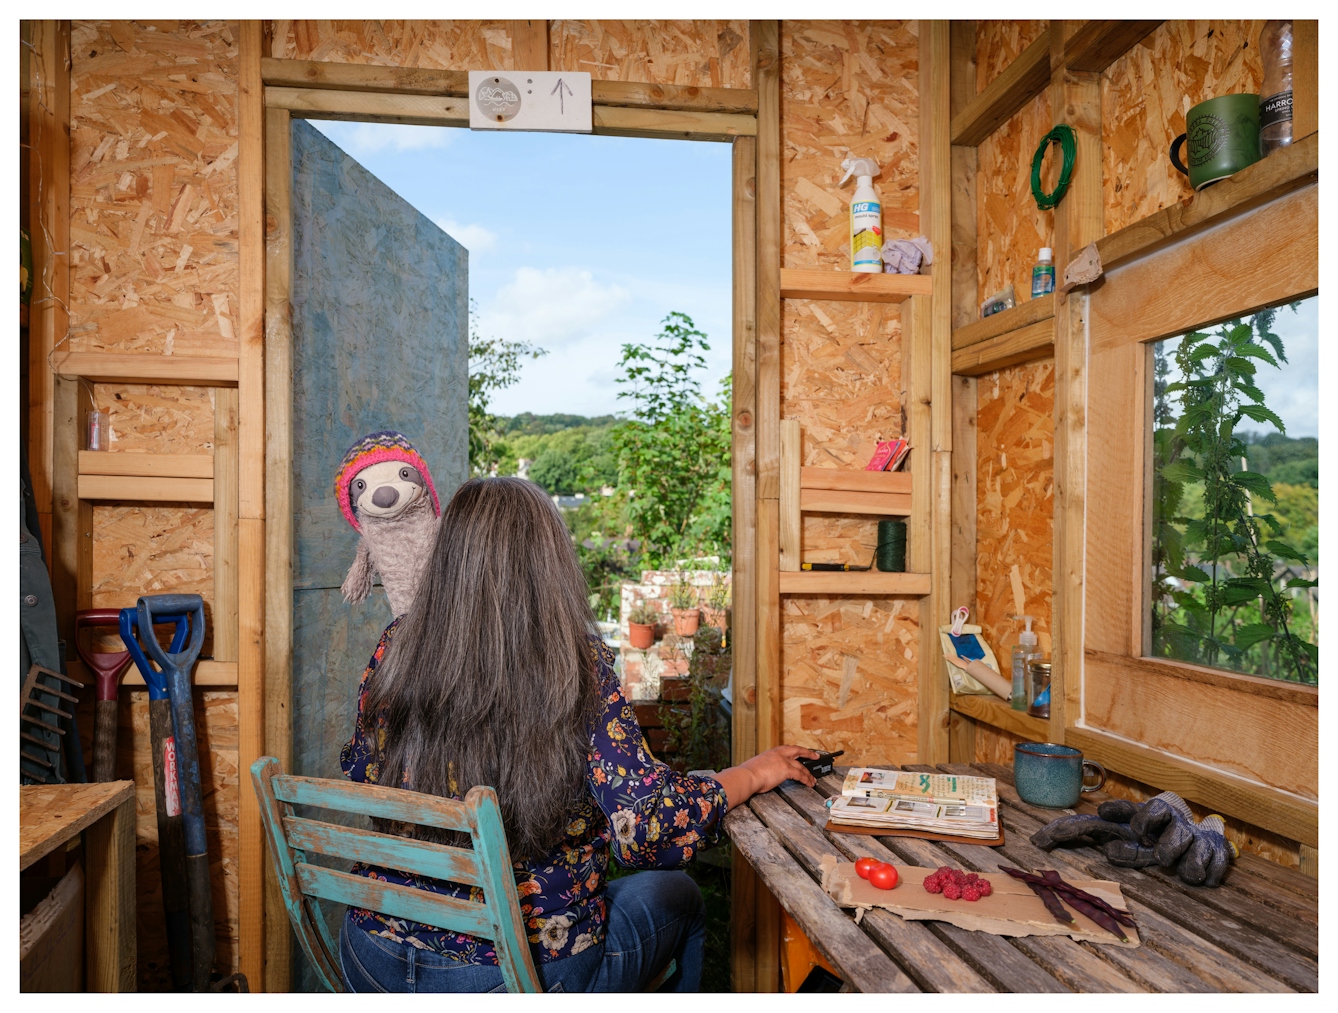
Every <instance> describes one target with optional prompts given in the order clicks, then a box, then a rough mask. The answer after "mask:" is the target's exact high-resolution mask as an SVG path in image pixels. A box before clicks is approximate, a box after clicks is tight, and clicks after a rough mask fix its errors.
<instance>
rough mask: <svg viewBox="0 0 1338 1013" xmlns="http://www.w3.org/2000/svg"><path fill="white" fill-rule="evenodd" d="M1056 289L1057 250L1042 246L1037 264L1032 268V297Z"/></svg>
mask: <svg viewBox="0 0 1338 1013" xmlns="http://www.w3.org/2000/svg"><path fill="white" fill-rule="evenodd" d="M1054 290H1055V251H1054V250H1052V249H1050V247H1048V246H1042V247H1041V255H1040V256H1039V257H1038V258H1037V260H1036V266H1035V267H1033V268H1032V269H1031V297H1032V298H1033V299H1037V298H1039V297H1040V296H1043V295H1049V294H1050V293H1051V292H1053V291H1054Z"/></svg>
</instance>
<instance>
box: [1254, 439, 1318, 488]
mask: <svg viewBox="0 0 1338 1013" xmlns="http://www.w3.org/2000/svg"><path fill="white" fill-rule="evenodd" d="M1245 442H1246V444H1248V450H1247V451H1246V454H1247V456H1248V457H1249V460H1250V470H1251V471H1261V472H1263V473H1264V475H1265V476H1266V477H1267V478H1268V480H1269V481H1270V482H1283V483H1286V484H1287V485H1308V486H1310V487H1311V488H1312V489H1318V488H1319V440H1317V439H1315V437H1313V436H1302V437H1300V438H1299V439H1293V438H1292V437H1290V436H1283V435H1282V434H1281V433H1269V434H1268V435H1267V436H1256V435H1254V434H1248V435H1246V437H1245Z"/></svg>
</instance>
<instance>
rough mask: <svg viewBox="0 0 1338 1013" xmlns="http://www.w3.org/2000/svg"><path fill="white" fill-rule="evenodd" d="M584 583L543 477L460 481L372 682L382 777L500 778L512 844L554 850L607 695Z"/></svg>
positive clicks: (530, 852) (443, 781) (422, 780)
mask: <svg viewBox="0 0 1338 1013" xmlns="http://www.w3.org/2000/svg"><path fill="white" fill-rule="evenodd" d="M587 593H588V590H587V586H586V583H585V579H584V577H583V576H582V574H581V569H580V566H579V565H578V563H577V560H576V552H575V550H574V548H573V547H572V544H571V538H570V537H569V536H568V534H567V528H566V525H564V524H563V523H562V517H561V515H559V513H558V511H557V508H556V507H555V506H554V505H553V503H552V501H551V500H549V499H548V497H547V496H545V495H544V493H543V492H542V490H540V489H539V487H538V486H536V485H534V484H533V483H532V482H528V481H526V480H524V479H520V478H476V479H471V480H470V481H468V482H466V483H465V484H464V485H462V486H461V487H460V488H459V489H458V490H457V491H456V493H455V495H454V496H453V497H452V498H451V501H450V503H449V504H448V505H447V507H446V511H445V513H444V514H443V515H442V518H441V526H440V530H439V531H438V533H437V540H436V544H435V546H434V547H433V550H432V558H431V559H430V561H429V562H428V565H427V568H426V571H425V572H424V574H423V579H422V584H421V585H420V586H419V589H418V594H417V596H416V598H415V599H414V602H413V605H412V606H411V607H410V609H409V611H408V613H407V614H406V615H405V616H404V618H403V619H402V620H401V621H400V627H399V628H398V629H397V630H396V631H395V636H394V639H393V640H392V641H391V644H390V648H389V650H388V651H387V652H386V656H385V659H384V660H383V662H382V663H381V666H380V667H379V668H378V669H377V671H376V674H375V675H374V676H373V677H372V682H371V685H370V686H369V688H368V696H367V704H366V709H365V716H366V719H367V720H369V721H370V720H371V718H372V716H373V715H376V714H377V713H379V712H380V711H382V710H383V709H384V712H385V715H386V721H387V727H386V735H385V739H384V740H383V742H382V744H381V747H380V756H379V762H380V768H381V769H380V774H379V777H378V781H379V782H380V783H381V784H384V785H391V786H401V785H402V786H404V787H407V788H412V789H413V790H414V791H421V792H426V793H428V794H432V795H440V796H446V797H451V796H454V797H463V796H464V795H465V793H466V792H468V791H469V789H470V788H471V787H472V786H474V785H491V786H492V787H493V788H495V789H496V790H497V797H498V801H499V802H500V804H501V808H502V819H503V822H504V823H505V825H506V832H507V841H508V843H509V845H510V848H511V854H512V857H513V858H516V859H519V858H535V857H539V856H541V855H544V854H546V853H547V852H548V851H549V850H551V848H552V847H553V846H554V845H555V844H556V843H557V842H558V840H560V839H561V837H562V835H563V832H564V830H565V828H566V825H567V822H568V820H569V819H570V810H571V807H572V805H573V803H574V802H576V801H577V800H578V799H579V798H580V795H581V792H582V791H584V789H585V775H586V764H587V753H588V750H589V747H590V722H591V720H592V719H593V715H594V712H595V707H596V704H597V702H598V696H599V676H598V670H597V666H596V662H595V658H594V656H593V654H592V651H591V644H590V641H589V639H588V634H589V632H590V630H591V628H592V623H593V620H594V616H593V614H592V613H591V611H590V605H589V602H588V600H587V598H586V595H587ZM406 771H407V773H408V776H407V778H406V777H405V772H406ZM417 836H419V837H422V838H426V839H429V840H434V839H435V840H438V841H442V842H446V843H456V841H455V840H454V837H455V835H452V834H448V833H444V832H440V831H437V832H433V831H431V830H429V829H428V828H426V827H420V828H419V830H418V832H417Z"/></svg>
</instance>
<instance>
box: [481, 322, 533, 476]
mask: <svg viewBox="0 0 1338 1013" xmlns="http://www.w3.org/2000/svg"><path fill="white" fill-rule="evenodd" d="M547 354H548V351H547V349H543V348H538V347H536V346H534V345H532V344H530V343H529V342H528V341H506V340H504V339H502V338H492V337H489V338H485V337H483V336H482V335H480V334H479V329H478V305H477V304H476V303H475V302H474V300H473V299H471V300H469V470H470V472H471V473H472V474H474V475H486V474H488V472H489V471H490V469H491V467H492V465H493V464H494V463H495V462H496V457H497V453H496V450H497V449H499V448H496V447H495V446H494V444H496V443H497V441H498V433H497V419H496V417H494V416H493V415H492V414H490V413H489V411H488V405H489V404H490V403H491V401H492V395H493V392H494V391H499V390H503V389H505V388H507V387H510V386H511V385H512V384H514V383H515V382H516V381H517V380H519V379H520V364H521V361H522V360H524V359H538V358H540V357H541V356H544V355H547Z"/></svg>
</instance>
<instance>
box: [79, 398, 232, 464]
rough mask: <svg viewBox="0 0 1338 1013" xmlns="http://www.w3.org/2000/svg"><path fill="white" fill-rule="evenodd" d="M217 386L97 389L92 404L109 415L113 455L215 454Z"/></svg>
mask: <svg viewBox="0 0 1338 1013" xmlns="http://www.w3.org/2000/svg"><path fill="white" fill-rule="evenodd" d="M214 397H215V388H213V387H179V386H173V385H166V384H161V385H160V384H142V383H136V384H105V383H99V384H94V385H93V403H94V405H95V406H96V407H97V409H98V410H99V411H103V412H106V413H107V414H108V420H107V422H108V427H107V428H108V432H109V435H110V440H109V444H110V448H111V452H113V453H147V454H212V453H213V452H214Z"/></svg>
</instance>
